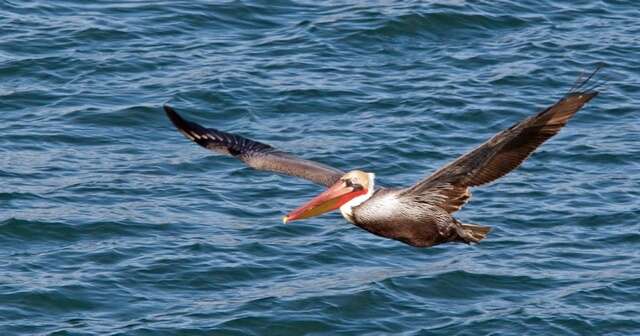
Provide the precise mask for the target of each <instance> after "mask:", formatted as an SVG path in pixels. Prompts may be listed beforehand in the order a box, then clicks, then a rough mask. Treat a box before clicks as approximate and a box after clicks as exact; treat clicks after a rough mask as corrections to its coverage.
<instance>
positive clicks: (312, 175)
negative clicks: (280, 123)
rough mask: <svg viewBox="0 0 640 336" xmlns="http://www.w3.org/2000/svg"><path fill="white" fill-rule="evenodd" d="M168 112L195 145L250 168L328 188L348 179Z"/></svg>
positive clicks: (337, 172)
mask: <svg viewBox="0 0 640 336" xmlns="http://www.w3.org/2000/svg"><path fill="white" fill-rule="evenodd" d="M164 111H165V112H166V113H167V116H168V117H169V119H170V120H171V122H172V123H173V124H174V125H175V126H176V128H178V131H180V133H182V134H183V135H184V136H186V137H187V138H189V139H190V140H192V141H193V142H195V143H197V144H198V145H200V146H202V147H204V148H207V149H210V150H213V151H216V152H218V153H222V154H227V155H231V156H233V157H235V158H237V159H239V160H241V161H243V162H244V163H245V164H246V165H247V166H249V167H252V168H255V169H258V170H266V171H272V172H276V173H280V174H286V175H291V176H296V177H301V178H304V179H307V180H310V181H312V182H315V183H317V184H321V185H325V186H330V185H332V184H334V183H335V182H336V181H338V180H339V179H340V177H342V175H344V172H342V171H340V170H339V169H335V168H332V167H329V166H326V165H323V164H321V163H318V162H314V161H309V160H304V159H301V158H298V157H295V156H293V155H291V154H287V153H284V152H281V151H279V150H277V149H275V148H273V147H271V146H270V145H267V144H264V143H261V142H258V141H254V140H251V139H247V138H244V137H241V136H239V135H235V134H231V133H227V132H222V131H218V130H217V129H214V128H204V127H202V126H200V125H198V124H196V123H194V122H191V121H188V120H185V119H183V118H182V117H181V116H180V115H179V114H178V113H177V112H176V111H175V110H174V109H173V108H171V107H170V106H167V105H165V106H164Z"/></svg>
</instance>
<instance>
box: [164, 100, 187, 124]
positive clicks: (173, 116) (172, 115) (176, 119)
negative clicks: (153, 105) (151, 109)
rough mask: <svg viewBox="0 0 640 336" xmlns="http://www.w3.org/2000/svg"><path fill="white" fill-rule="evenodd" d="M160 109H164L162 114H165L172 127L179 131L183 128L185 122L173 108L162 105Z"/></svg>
mask: <svg viewBox="0 0 640 336" xmlns="http://www.w3.org/2000/svg"><path fill="white" fill-rule="evenodd" d="M162 108H163V109H164V112H165V113H166V114H167V117H168V118H169V120H171V122H172V123H173V125H174V126H175V127H177V128H179V129H182V128H184V127H183V126H184V123H185V120H184V119H182V117H181V116H180V115H179V114H178V112H176V110H174V109H173V107H171V106H169V105H167V104H164V105H162Z"/></svg>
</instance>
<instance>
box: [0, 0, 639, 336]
mask: <svg viewBox="0 0 640 336" xmlns="http://www.w3.org/2000/svg"><path fill="white" fill-rule="evenodd" d="M598 62H605V63H606V64H607V67H606V68H605V69H604V70H603V71H602V73H601V74H600V75H599V79H601V80H603V81H605V83H603V85H602V86H601V87H600V90H601V91H602V93H601V94H600V95H599V96H598V97H597V98H596V99H594V100H593V101H592V102H591V103H589V104H588V105H587V106H586V107H585V108H584V109H583V110H581V111H580V112H579V113H578V114H577V115H576V117H575V118H574V119H572V120H571V122H570V123H569V125H567V127H566V128H565V129H563V131H562V132H561V133H560V134H559V135H558V136H556V137H554V138H553V139H552V140H551V141H549V142H547V143H546V144H544V145H543V146H542V147H541V148H540V149H539V150H538V151H537V152H535V153H534V155H533V156H532V157H530V158H529V159H528V160H527V161H526V162H525V164H524V165H523V166H522V167H521V168H519V169H518V170H516V171H514V172H513V173H511V174H509V175H508V176H506V177H504V178H502V179H500V180H499V181H497V182H495V183H492V184H490V185H488V186H484V187H482V188H476V189H474V190H473V193H474V196H473V198H472V199H471V201H470V202H469V203H468V204H467V205H466V206H465V208H464V209H462V210H461V211H460V212H458V213H457V217H458V218H459V219H460V220H462V221H465V222H470V223H478V224H482V225H489V226H492V227H493V229H494V230H493V231H492V232H491V234H490V235H489V237H488V238H487V239H486V240H484V241H483V242H482V243H481V244H478V245H474V246H467V245H461V244H447V245H440V246H437V247H433V248H429V249H418V248H413V247H410V246H407V245H404V244H402V243H399V242H395V241H391V240H386V239H382V238H379V237H376V236H373V235H371V234H369V233H367V232H364V231H362V230H360V229H358V228H356V227H354V226H352V225H350V224H348V223H347V222H346V221H344V219H342V217H341V216H340V215H339V214H337V213H332V214H329V215H325V216H321V217H317V218H313V219H309V220H305V221H299V222H294V223H291V224H287V225H283V224H282V222H281V216H282V215H284V214H285V213H287V212H288V211H290V210H292V209H294V208H295V207H297V206H298V205H300V204H301V203H302V202H305V201H306V200H308V199H309V198H310V197H312V196H314V195H316V194H317V193H319V192H320V191H321V188H320V187H318V186H316V185H313V184H311V183H308V182H306V181H304V180H299V179H295V178H291V177H287V176H279V175H273V174H270V173H265V172H259V171H254V170H251V169H249V168H246V167H245V166H244V165H243V164H242V163H241V162H238V161H236V160H234V159H233V158H229V157H224V156H220V155H216V154H215V153H212V152H208V151H206V150H204V149H202V148H200V147H198V146H196V145H194V144H192V143H190V142H189V141H188V140H187V139H185V138H184V137H183V136H182V135H181V134H179V133H178V132H176V130H175V129H174V128H173V127H172V125H171V124H170V123H169V121H168V120H167V119H166V117H165V115H164V113H163V112H162V105H163V104H165V103H168V104H171V105H172V106H174V107H175V108H176V109H177V110H178V111H180V112H181V113H183V114H184V115H185V116H187V117H188V118H190V119H193V120H196V121H198V122H199V123H202V124H203V125H207V126H209V127H215V128H218V129H221V130H226V131H229V132H236V133H239V134H242V135H244V136H247V137H250V138H254V139H257V140H260V141H263V142H266V143H269V144H272V145H274V146H276V147H279V148H281V149H283V150H287V151H290V152H293V153H295V154H298V155H300V156H302V157H305V158H309V159H314V160H318V161H321V162H323V163H326V164H329V165H333V166H336V167H339V168H341V169H344V170H350V169H356V168H358V169H363V170H367V171H372V172H375V173H376V174H377V177H378V179H379V181H380V183H383V184H385V185H397V186H402V185H411V184H412V183H414V182H415V181H417V180H419V179H420V178H422V177H423V176H425V175H427V174H429V173H430V172H432V171H433V170H434V169H436V168H438V167H439V166H441V165H443V164H445V163H447V162H449V161H450V160H453V159H455V158H456V157H457V156H458V155H460V154H462V153H464V152H465V151H467V150H469V149H471V148H473V147H474V146H475V145H477V144H479V143H481V142H482V141H484V140H485V139H487V138H488V137H490V136H491V135H493V134H495V133H496V132H498V131H499V130H501V129H503V128H505V127H508V126H510V125H511V124H512V123H514V122H516V121H518V120H520V119H522V118H525V117H527V116H529V115H531V114H533V113H535V112H537V111H539V110H540V109H542V108H544V107H546V106H548V105H550V104H552V103H554V102H555V101H556V100H557V99H558V98H559V97H561V96H562V95H563V94H564V93H565V92H566V91H567V90H568V89H569V88H570V87H571V85H572V84H573V82H574V80H575V79H576V77H578V76H579V74H580V73H582V72H586V71H591V70H593V69H594V67H595V65H596V64H597V63H598ZM0 102H1V104H0V181H1V184H0V335H385V334H393V335H638V334H640V231H639V229H640V224H639V215H640V200H639V196H640V111H639V107H638V106H639V103H640V5H639V4H638V3H636V2H635V1H613V0H607V1H573V2H570V3H569V2H566V1H551V0H549V1H514V0H509V1H464V0H457V1H344V2H343V1H306V0H305V1H301V0H296V1H280V0H278V1H91V2H89V1H70V0H68V1H62V0H56V1H20V0H8V1H7V0H4V1H0Z"/></svg>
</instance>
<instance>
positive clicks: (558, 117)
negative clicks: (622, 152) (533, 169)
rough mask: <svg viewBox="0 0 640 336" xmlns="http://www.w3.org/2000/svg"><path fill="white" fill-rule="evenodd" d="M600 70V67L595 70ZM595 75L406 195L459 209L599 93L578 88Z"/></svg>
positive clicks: (448, 165) (439, 170)
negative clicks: (474, 191)
mask: <svg viewBox="0 0 640 336" xmlns="http://www.w3.org/2000/svg"><path fill="white" fill-rule="evenodd" d="M598 70H599V68H598V69H596V71H598ZM594 74H595V72H594V73H593V74H591V76H589V77H588V78H587V79H586V80H583V81H582V82H581V83H580V84H579V85H578V86H577V88H576V90H573V89H572V90H571V92H569V93H568V94H567V95H566V96H564V97H563V98H562V99H560V100H559V101H558V102H557V103H555V104H553V105H552V106H550V107H549V108H547V109H545V110H544V111H542V112H540V113H538V114H536V115H534V116H532V117H529V118H526V119H524V120H522V121H520V122H519V123H517V124H515V125H513V126H511V127H510V128H508V129H506V130H504V131H502V132H500V133H498V134H496V135H495V136H493V137H492V138H491V139H489V140H488V141H486V142H485V143H483V144H482V145H480V146H479V147H477V148H475V149H474V150H472V151H471V152H469V153H467V154H465V155H463V156H461V157H459V158H458V159H457V160H455V161H453V162H451V163H449V164H447V165H445V166H444V167H442V168H440V169H438V170H437V171H436V172H435V173H433V174H432V175H431V176H429V177H427V178H425V179H424V180H422V181H420V182H418V183H417V184H416V185H414V186H412V187H409V188H407V189H405V191H404V192H403V195H404V196H408V197H414V198H415V197H417V198H419V199H420V200H422V201H423V202H427V203H431V204H434V205H437V206H439V207H441V208H443V209H445V210H446V211H448V212H450V213H451V212H454V211H457V210H459V209H460V208H461V207H462V206H463V205H464V204H465V203H466V201H467V200H468V199H469V197H470V196H471V193H470V192H469V187H473V186H479V185H482V184H485V183H488V182H491V181H493V180H496V179H498V178H500V177H502V176H504V175H505V174H507V173H509V172H510V171H512V170H513V169H515V168H516V167H518V166H519V165H520V164H521V163H522V161H524V160H525V159H526V158H527V157H528V156H529V155H530V154H531V153H532V152H533V151H534V150H535V149H536V148H538V146H540V145H541V144H542V143H543V142H545V141H546V140H548V139H549V138H551V137H552V136H554V135H555V134H556V133H558V132H559V131H560V129H561V128H562V127H563V126H564V125H565V124H566V123H567V121H568V120H569V119H570V118H571V117H572V116H573V115H574V114H575V113H576V112H577V111H578V110H580V108H581V107H582V106H583V105H584V104H585V103H587V102H588V101H589V100H591V99H592V98H593V97H595V96H596V95H597V94H598V92H597V91H594V90H591V89H587V90H583V91H577V90H580V89H581V88H583V87H584V85H585V83H586V82H587V81H588V80H589V79H590V78H591V77H592V76H593V75H594ZM578 82H580V81H578Z"/></svg>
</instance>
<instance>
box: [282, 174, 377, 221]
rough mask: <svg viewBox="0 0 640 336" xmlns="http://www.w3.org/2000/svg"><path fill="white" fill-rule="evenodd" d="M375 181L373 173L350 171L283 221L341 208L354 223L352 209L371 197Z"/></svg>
mask: <svg viewBox="0 0 640 336" xmlns="http://www.w3.org/2000/svg"><path fill="white" fill-rule="evenodd" d="M374 179H375V174H373V173H366V172H363V171H361V170H353V171H350V172H348V173H346V174H344V175H343V176H342V177H341V178H340V180H338V182H336V183H335V184H334V185H332V186H331V187H329V189H327V190H325V191H324V192H323V193H321V194H320V195H318V196H316V197H314V198H313V199H312V200H310V201H309V202H307V203H305V204H304V205H302V206H301V207H299V208H297V209H295V210H293V211H291V212H290V213H289V214H288V215H286V216H284V218H283V219H282V221H283V222H284V223H287V222H290V221H293V220H297V219H305V218H309V217H314V216H318V215H320V214H323V213H325V212H329V211H332V210H335V209H338V208H340V212H342V215H343V216H344V217H345V218H346V219H347V220H349V221H351V222H353V219H352V217H353V213H352V209H353V208H354V207H356V206H358V205H360V204H362V203H363V202H364V201H366V200H368V199H369V198H370V197H371V195H372V194H373V184H374Z"/></svg>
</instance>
